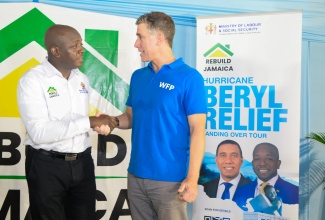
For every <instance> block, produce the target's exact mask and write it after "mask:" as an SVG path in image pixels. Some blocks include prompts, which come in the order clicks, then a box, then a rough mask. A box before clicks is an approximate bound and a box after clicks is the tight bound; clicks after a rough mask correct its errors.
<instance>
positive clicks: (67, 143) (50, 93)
mask: <svg viewBox="0 0 325 220" xmlns="http://www.w3.org/2000/svg"><path fill="white" fill-rule="evenodd" d="M88 91H89V80H88V78H87V76H86V75H84V74H83V73H81V72H80V71H79V70H78V69H74V70H72V71H71V74H70V77H69V79H68V80H67V79H65V78H64V77H63V76H62V74H61V73H60V72H59V71H58V70H57V69H56V68H55V67H54V66H52V65H51V64H50V63H49V62H48V61H47V60H45V61H44V62H43V63H42V64H40V65H38V66H36V67H34V68H32V69H31V70H29V71H28V72H26V73H25V74H24V75H23V76H22V77H21V78H20V80H19V83H18V107H19V111H20V116H21V119H22V120H23V123H24V125H25V128H26V131H27V134H26V139H25V145H31V146H32V147H33V148H36V149H39V148H42V149H44V150H54V151H59V152H69V153H79V152H82V151H84V150H85V149H86V148H88V147H89V146H90V145H89V134H88V131H89V130H90V122H89V117H88V96H89V94H88Z"/></svg>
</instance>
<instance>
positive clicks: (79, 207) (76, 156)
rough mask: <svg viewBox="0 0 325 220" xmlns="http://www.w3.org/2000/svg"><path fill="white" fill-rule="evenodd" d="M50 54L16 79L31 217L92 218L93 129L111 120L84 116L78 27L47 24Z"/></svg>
mask: <svg viewBox="0 0 325 220" xmlns="http://www.w3.org/2000/svg"><path fill="white" fill-rule="evenodd" d="M44 44H45V47H46V49H47V53H48V57H47V59H46V60H45V61H44V62H43V63H41V64H40V65H38V66H36V67H34V68H32V69H31V70H29V71H28V72H27V73H25V74H24V75H23V76H22V77H21V79H20V80H19V85H18V106H19V111H20V115H21V118H22V121H23V123H24V125H25V128H26V131H27V133H26V139H25V143H24V144H25V145H26V148H27V149H26V163H25V171H26V179H27V183H28V189H29V202H30V211H31V215H32V218H33V219H53V220H58V219H78V220H90V219H95V193H96V184H95V173H94V163H93V159H92V157H91V148H90V145H89V131H90V129H91V128H95V127H96V126H100V125H103V124H107V125H109V126H110V128H111V130H112V129H113V128H114V127H115V126H116V122H115V120H112V119H111V118H110V117H108V116H107V115H100V116H99V117H89V116H88V98H89V97H88V96H89V94H88V91H89V81H88V78H87V76H86V75H84V74H83V73H81V72H80V71H79V70H78V67H80V66H81V65H82V62H83V53H84V49H83V46H82V38H81V36H80V34H79V33H78V31H77V30H76V29H74V28H72V27H70V26H66V25H53V26H51V27H50V28H49V29H48V30H47V32H46V33H45V37H44Z"/></svg>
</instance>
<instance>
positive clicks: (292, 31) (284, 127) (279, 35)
mask: <svg viewBox="0 0 325 220" xmlns="http://www.w3.org/2000/svg"><path fill="white" fill-rule="evenodd" d="M301 32H302V12H301V11H283V12H274V13H255V14H242V15H227V16H215V17H198V18H197V69H198V71H199V72H200V73H201V74H202V75H203V77H204V79H205V87H206V91H207V97H208V114H207V124H206V152H205V155H204V160H203V163H202V168H201V174H200V179H199V196H198V199H197V200H196V202H195V203H194V204H193V219H195V220H199V219H202V220H212V219H213V220H216V219H218V220H226V219H227V220H229V219H233V220H234V219H236V220H238V219H249V220H254V219H291V220H295V219H298V204H299V202H298V197H299V188H298V187H299V145H300V143H299V137H300V127H299V126H300V77H301ZM222 141H226V142H229V143H232V144H229V143H228V145H225V146H227V147H228V148H227V149H225V148H221V147H220V149H223V151H224V152H223V154H222V155H219V154H218V157H216V154H217V152H216V150H217V146H218V145H219V143H221V142H222ZM235 143H237V144H238V145H239V146H240V148H241V151H242V156H243V159H241V156H240V150H239V148H238V147H237V146H238V145H236V144H235ZM257 145H258V146H257ZM233 149H234V150H233ZM230 150H232V151H230ZM228 151H229V152H232V154H231V156H229V157H227V155H228V154H227V152H228ZM233 151H234V152H235V151H238V152H235V153H233ZM253 154H254V155H253ZM277 156H278V157H279V158H277ZM222 157H224V158H222ZM226 157H227V158H226ZM237 168H238V169H239V172H240V174H241V175H240V174H239V175H237V174H238V172H237V174H234V173H236V169H237ZM232 174H233V176H232ZM235 177H236V178H235ZM268 177H269V178H268ZM271 177H272V178H271ZM222 179H223V180H226V179H229V180H228V181H226V182H229V181H230V183H232V184H231V186H230V187H229V188H230V190H229V194H228V197H224V198H226V199H222V196H221V194H223V192H222V191H226V183H222V181H221V180H222ZM230 179H231V180H230ZM257 179H260V180H257ZM262 179H263V181H261V180H262ZM264 181H265V182H266V184H263V185H261V184H259V183H260V182H264ZM264 185H269V186H267V187H265V188H264ZM231 187H232V188H231ZM223 189H224V190H223ZM219 190H220V191H219ZM259 190H261V191H259ZM260 192H261V194H260ZM269 196H270V197H269Z"/></svg>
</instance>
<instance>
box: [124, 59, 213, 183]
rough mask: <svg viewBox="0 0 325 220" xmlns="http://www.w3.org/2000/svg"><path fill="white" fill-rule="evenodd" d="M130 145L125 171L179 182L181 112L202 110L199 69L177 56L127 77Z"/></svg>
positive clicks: (185, 150) (183, 150) (182, 168)
mask: <svg viewBox="0 0 325 220" xmlns="http://www.w3.org/2000/svg"><path fill="white" fill-rule="evenodd" d="M126 105H127V106H130V107H132V112H133V113H132V114H133V121H132V150H131V159H130V164H129V168H128V171H129V172H130V173H132V174H133V175H135V176H137V177H141V178H146V179H151V180H158V181H169V182H180V181H183V180H184V178H185V177H186V175H187V170H188V163H189V143H190V138H189V137H190V130H189V124H188V121H187V116H189V115H192V114H201V113H204V114H205V113H206V112H207V99H206V93H205V89H204V81H203V77H202V76H201V74H200V73H199V72H198V71H197V70H196V69H193V68H191V67H189V66H188V65H186V64H185V63H184V61H183V60H182V59H181V58H180V59H178V60H176V61H174V62H173V63H171V64H168V65H164V66H163V67H162V68H161V69H160V70H159V71H158V72H157V73H155V72H154V69H153V67H152V63H151V62H150V63H149V64H148V66H147V67H144V68H141V69H138V70H136V71H135V72H134V73H133V74H132V77H131V83H130V91H129V97H128V100H127V102H126Z"/></svg>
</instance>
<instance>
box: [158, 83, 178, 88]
mask: <svg viewBox="0 0 325 220" xmlns="http://www.w3.org/2000/svg"><path fill="white" fill-rule="evenodd" d="M159 87H160V88H163V89H168V90H172V89H174V88H175V86H174V85H172V84H169V83H165V82H160V84H159Z"/></svg>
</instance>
